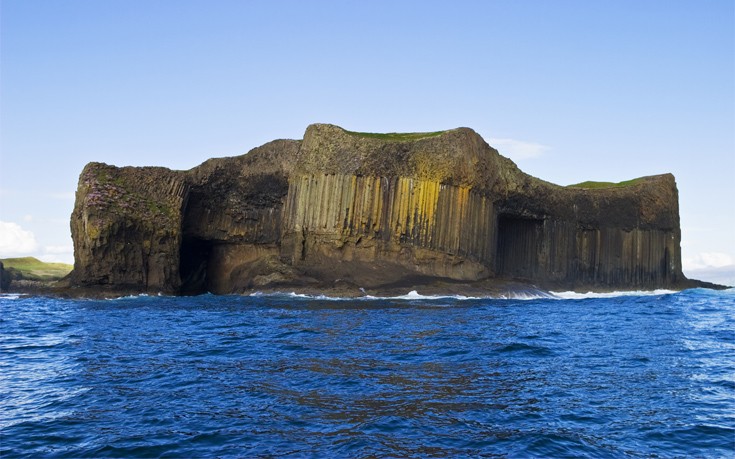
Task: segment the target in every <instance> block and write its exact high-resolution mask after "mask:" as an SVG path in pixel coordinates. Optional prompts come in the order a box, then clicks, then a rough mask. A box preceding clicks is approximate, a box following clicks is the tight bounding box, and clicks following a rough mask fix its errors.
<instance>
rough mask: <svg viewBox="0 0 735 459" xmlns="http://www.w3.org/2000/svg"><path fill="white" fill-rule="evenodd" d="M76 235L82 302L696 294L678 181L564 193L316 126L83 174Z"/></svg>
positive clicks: (454, 140) (663, 178)
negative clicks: (456, 286)
mask: <svg viewBox="0 0 735 459" xmlns="http://www.w3.org/2000/svg"><path fill="white" fill-rule="evenodd" d="M71 227H72V236H73V239H74V245H75V269H74V272H73V274H72V276H71V282H72V284H73V285H77V286H87V287H89V286H108V287H111V288H119V289H133V290H138V291H161V292H166V293H185V294H186V293H201V292H205V291H211V292H215V293H235V292H244V291H248V290H253V289H268V288H270V289H278V288H286V287H290V288H293V287H302V288H305V287H313V288H333V287H335V286H342V287H343V288H352V289H355V290H356V289H359V288H364V289H384V288H388V287H390V286H396V285H408V284H411V285H422V284H428V283H431V282H436V281H437V280H443V281H446V282H462V283H475V284H477V283H478V282H479V283H484V284H483V285H492V284H493V283H497V282H500V281H502V280H504V279H505V280H509V279H515V280H519V281H522V282H529V283H534V284H537V285H540V286H550V287H551V286H553V287H555V288H585V289H587V288H595V289H614V288H616V289H619V288H624V289H631V288H659V287H667V288H677V287H683V286H687V285H690V284H688V282H689V281H688V280H687V279H686V278H685V277H684V276H683V275H682V272H681V253H680V230H679V209H678V195H677V189H676V183H675V181H674V177H673V176H671V175H670V174H667V175H660V176H654V177H643V178H640V179H636V180H633V181H630V182H628V183H623V184H609V185H607V186H604V185H601V184H594V183H589V184H586V185H585V184H582V185H580V186H576V187H561V186H557V185H554V184H551V183H548V182H544V181H542V180H539V179H537V178H534V177H531V176H529V175H527V174H525V173H523V172H521V171H520V170H519V169H518V168H517V167H516V165H515V164H514V163H513V162H512V161H510V160H509V159H507V158H505V157H503V156H501V155H500V154H498V152H497V151H496V150H494V149H493V148H492V147H490V146H489V145H487V143H485V141H484V140H483V139H482V138H481V137H480V136H479V135H477V134H476V133H475V132H474V131H472V130H471V129H467V128H459V129H454V130H450V131H443V132H434V133H423V134H422V133H418V134H365V133H354V132H349V131H346V130H344V129H341V128H339V127H337V126H331V125H325V124H316V125H312V126H309V127H308V128H307V130H306V133H305V135H304V138H303V140H301V141H296V140H277V141H274V142H270V143H268V144H266V145H263V146H262V147H259V148H256V149H254V150H252V151H251V152H249V153H248V154H246V155H243V156H238V157H233V158H219V159H212V160H209V161H207V162H205V163H203V164H202V165H200V166H198V167H196V168H194V169H192V170H189V171H171V170H167V169H162V168H130V167H126V168H116V167H112V166H107V165H104V164H99V163H92V164H89V165H88V166H87V167H85V169H84V171H83V172H82V174H81V177H80V181H79V188H78V191H77V200H76V205H75V209H74V212H73V214H72V223H71Z"/></svg>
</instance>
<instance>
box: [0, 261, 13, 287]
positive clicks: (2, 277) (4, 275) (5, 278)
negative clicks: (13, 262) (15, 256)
mask: <svg viewBox="0 0 735 459" xmlns="http://www.w3.org/2000/svg"><path fill="white" fill-rule="evenodd" d="M11 281H12V278H11V275H10V273H9V272H8V271H6V270H5V266H4V265H3V262H2V261H0V292H7V291H8V288H10V282H11Z"/></svg>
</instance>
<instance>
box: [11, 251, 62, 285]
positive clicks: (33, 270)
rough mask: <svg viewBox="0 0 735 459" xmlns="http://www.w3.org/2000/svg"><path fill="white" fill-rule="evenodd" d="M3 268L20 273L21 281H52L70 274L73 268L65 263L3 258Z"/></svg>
mask: <svg viewBox="0 0 735 459" xmlns="http://www.w3.org/2000/svg"><path fill="white" fill-rule="evenodd" d="M0 261H2V262H3V267H4V268H5V269H7V270H11V269H12V270H15V271H18V272H20V274H21V275H22V276H23V279H28V280H39V281H52V280H58V279H61V278H62V277H64V276H66V275H67V274H69V273H70V272H71V270H72V269H74V267H73V266H72V265H67V264H66V263H45V262H43V261H41V260H39V259H37V258H33V257H23V258H3V259H0Z"/></svg>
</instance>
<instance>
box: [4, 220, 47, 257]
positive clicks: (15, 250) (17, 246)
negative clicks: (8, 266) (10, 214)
mask: <svg viewBox="0 0 735 459" xmlns="http://www.w3.org/2000/svg"><path fill="white" fill-rule="evenodd" d="M36 250H38V242H36V237H35V236H34V235H33V233H31V232H30V231H26V230H24V229H23V228H21V226H20V225H19V224H17V223H12V222H2V221H0V256H4V257H6V256H15V255H29V254H31V253H32V252H34V251H36Z"/></svg>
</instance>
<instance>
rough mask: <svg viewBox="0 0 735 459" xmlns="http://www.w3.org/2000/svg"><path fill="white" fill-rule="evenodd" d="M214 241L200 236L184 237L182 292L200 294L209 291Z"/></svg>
mask: <svg viewBox="0 0 735 459" xmlns="http://www.w3.org/2000/svg"><path fill="white" fill-rule="evenodd" d="M211 252H212V243H211V242H210V241H204V240H202V239H198V238H192V239H186V238H185V239H184V240H183V241H182V242H181V252H180V254H179V260H180V262H179V274H180V275H181V294H182V295H199V294H202V293H207V291H208V288H207V265H208V262H209V254H210V253H211Z"/></svg>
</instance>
